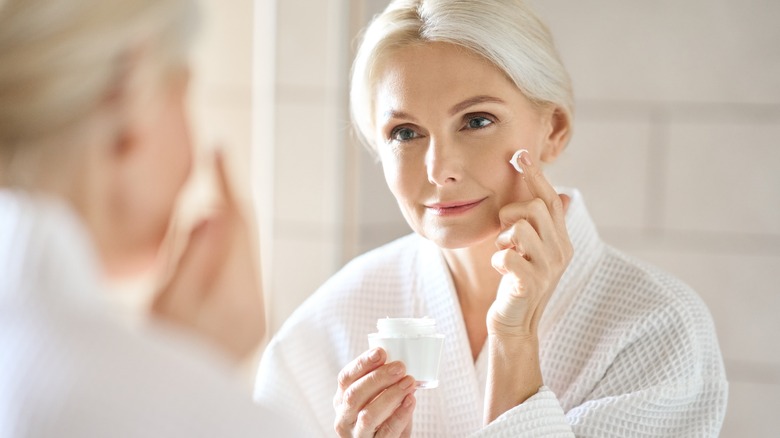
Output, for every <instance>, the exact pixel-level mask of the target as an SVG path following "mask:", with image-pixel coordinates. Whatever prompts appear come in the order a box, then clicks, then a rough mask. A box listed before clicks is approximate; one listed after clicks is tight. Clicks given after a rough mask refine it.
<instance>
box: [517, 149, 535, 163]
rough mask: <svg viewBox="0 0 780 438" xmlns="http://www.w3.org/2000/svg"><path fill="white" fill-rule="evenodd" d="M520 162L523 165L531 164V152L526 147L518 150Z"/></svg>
mask: <svg viewBox="0 0 780 438" xmlns="http://www.w3.org/2000/svg"><path fill="white" fill-rule="evenodd" d="M520 162H521V163H523V164H524V165H525V166H533V162H531V154H530V153H529V152H528V150H527V149H521V150H520Z"/></svg>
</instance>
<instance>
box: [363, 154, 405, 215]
mask: <svg viewBox="0 0 780 438" xmlns="http://www.w3.org/2000/svg"><path fill="white" fill-rule="evenodd" d="M358 165H359V166H360V171H359V176H358V177H359V180H360V183H359V184H358V195H357V201H358V216H359V218H360V219H359V221H360V223H363V224H400V225H404V224H406V221H405V220H404V218H403V216H402V215H401V211H400V210H399V207H398V203H397V202H396V200H395V197H394V196H393V194H392V193H391V192H390V189H389V188H388V187H387V183H386V182H385V177H384V172H383V171H382V164H381V163H379V162H377V161H376V160H375V159H374V158H373V157H372V156H371V155H370V154H369V153H368V152H367V151H360V160H359V163H358Z"/></svg>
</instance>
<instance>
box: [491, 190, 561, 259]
mask: <svg viewBox="0 0 780 438" xmlns="http://www.w3.org/2000/svg"><path fill="white" fill-rule="evenodd" d="M498 218H499V221H500V223H501V227H502V228H505V230H504V231H506V230H509V229H511V228H512V227H514V226H515V224H518V223H522V222H528V223H529V224H531V226H532V230H531V231H533V233H534V234H538V236H539V237H541V239H542V241H545V242H554V241H555V239H557V238H558V235H559V234H560V231H561V230H560V228H558V227H557V226H556V225H555V221H554V220H553V218H552V215H551V212H550V210H549V209H548V208H547V204H545V203H544V201H542V200H541V199H540V198H533V199H532V200H530V201H528V202H521V203H511V204H507V205H505V206H504V207H503V208H501V210H499V212H498ZM502 249H503V248H502Z"/></svg>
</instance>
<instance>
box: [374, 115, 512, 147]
mask: <svg viewBox="0 0 780 438" xmlns="http://www.w3.org/2000/svg"><path fill="white" fill-rule="evenodd" d="M463 119H464V121H465V123H464V127H463V128H462V129H468V130H478V129H485V128H488V127H490V126H492V125H493V124H495V123H497V122H498V120H497V119H496V118H495V117H494V116H492V115H490V114H486V113H476V114H466V115H465V116H464V117H463ZM476 119H484V120H487V121H489V122H490V123H488V124H487V125H484V126H479V127H475V128H470V127H469V123H470V122H471V121H472V120H476ZM404 129H408V130H409V131H411V132H413V133H414V135H415V136H414V137H413V138H408V139H403V140H402V139H399V138H397V135H398V133H399V132H401V131H402V130H404ZM419 137H420V134H419V133H418V132H417V131H415V130H414V129H412V128H411V127H409V126H405V125H401V126H396V127H395V128H393V129H392V130H391V131H390V135H389V136H388V140H389V141H397V142H401V143H405V142H408V141H412V140H416V139H418V138H419Z"/></svg>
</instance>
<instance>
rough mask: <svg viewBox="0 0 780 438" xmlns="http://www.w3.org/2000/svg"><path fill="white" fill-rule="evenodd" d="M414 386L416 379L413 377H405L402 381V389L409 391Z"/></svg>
mask: <svg viewBox="0 0 780 438" xmlns="http://www.w3.org/2000/svg"><path fill="white" fill-rule="evenodd" d="M413 384H414V379H413V378H411V377H405V378H404V379H403V380H401V389H409V387H410V386H412V385H413Z"/></svg>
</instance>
